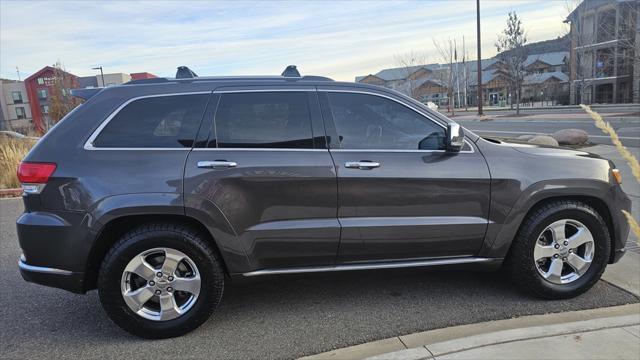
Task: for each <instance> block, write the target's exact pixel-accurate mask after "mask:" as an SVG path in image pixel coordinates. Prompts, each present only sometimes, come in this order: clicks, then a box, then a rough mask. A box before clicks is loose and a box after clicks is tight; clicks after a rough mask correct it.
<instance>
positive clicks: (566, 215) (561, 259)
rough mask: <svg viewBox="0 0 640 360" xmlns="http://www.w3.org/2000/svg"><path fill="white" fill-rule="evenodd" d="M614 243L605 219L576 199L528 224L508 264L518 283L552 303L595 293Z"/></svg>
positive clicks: (546, 209) (550, 207)
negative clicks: (591, 289)
mask: <svg viewBox="0 0 640 360" xmlns="http://www.w3.org/2000/svg"><path fill="white" fill-rule="evenodd" d="M610 248H611V239H610V237H609V231H608V229H607V225H606V223H605V222H604V220H603V219H602V217H601V216H600V214H599V213H598V212H597V211H596V210H595V209H593V208H592V207H590V206H589V205H587V204H585V203H582V202H579V201H572V200H562V201H553V202H550V203H547V204H545V205H544V206H542V207H540V208H538V209H537V210H535V211H534V212H533V213H532V214H530V215H529V216H528V218H526V219H525V220H524V223H523V225H522V226H521V228H520V230H519V231H518V235H517V236H516V239H514V243H513V244H512V246H511V250H510V252H509V255H508V257H507V259H506V267H507V270H508V271H509V273H510V275H511V277H512V279H513V280H514V282H515V283H516V284H517V285H518V286H519V287H520V288H522V289H524V290H526V291H528V292H529V293H532V294H534V295H536V296H538V297H542V298H546V299H564V298H570V297H574V296H577V295H579V294H582V293H584V292H585V291H587V290H589V289H590V288H591V287H592V286H593V285H594V284H595V283H596V282H597V281H598V280H599V279H600V276H601V275H602V273H603V272H604V269H605V267H606V265H607V262H608V259H609V253H610V251H611V250H610Z"/></svg>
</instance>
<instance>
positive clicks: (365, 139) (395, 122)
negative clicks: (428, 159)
mask: <svg viewBox="0 0 640 360" xmlns="http://www.w3.org/2000/svg"><path fill="white" fill-rule="evenodd" d="M328 95H329V101H330V103H331V111H332V113H333V119H334V122H335V126H336V130H337V132H338V139H339V141H340V147H341V148H342V149H382V150H444V149H445V142H444V140H445V130H444V128H442V127H441V126H440V125H438V124H436V123H434V122H433V121H431V120H429V119H427V118H425V117H424V116H422V115H420V114H418V113H417V112H415V111H413V110H411V109H410V108H408V107H406V106H404V105H401V104H399V103H397V102H395V101H393V100H389V99H386V98H383V97H380V96H375V95H367V94H353V93H338V92H335V93H332V92H330V93H329V94H328Z"/></svg>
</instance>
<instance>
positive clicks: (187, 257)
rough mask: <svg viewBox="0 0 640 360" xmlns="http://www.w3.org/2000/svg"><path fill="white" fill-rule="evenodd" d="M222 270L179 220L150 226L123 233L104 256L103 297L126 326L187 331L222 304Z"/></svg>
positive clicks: (152, 333) (140, 332) (155, 332)
mask: <svg viewBox="0 0 640 360" xmlns="http://www.w3.org/2000/svg"><path fill="white" fill-rule="evenodd" d="M223 288H224V273H223V270H222V266H221V263H220V261H219V260H218V258H217V256H216V253H215V251H214V249H213V248H212V247H211V245H210V244H209V243H208V242H207V241H205V240H204V239H203V236H201V235H200V234H199V233H198V232H196V231H193V230H192V229H190V228H188V227H184V226H182V225H177V224H148V225H144V226H142V227H139V228H137V229H135V230H133V231H131V232H129V233H127V234H125V235H124V236H123V237H122V238H121V239H120V240H119V241H118V242H117V243H116V244H115V245H114V246H113V248H112V249H111V250H110V251H109V253H108V254H107V256H106V257H105V259H104V261H103V263H102V267H101V269H100V275H99V278H98V292H99V295H100V301H101V302H102V305H103V307H104V309H105V311H106V312H107V314H108V315H109V317H110V318H111V319H112V320H113V321H114V322H115V323H116V324H117V325H118V326H120V327H121V328H123V329H124V330H126V331H128V332H130V333H132V334H134V335H137V336H140V337H144V338H154V339H158V338H168V337H174V336H180V335H183V334H185V333H187V332H189V331H191V330H193V329H195V328H197V327H198V326H200V325H201V324H202V323H203V322H204V321H206V320H207V319H208V318H209V316H210V315H211V314H212V313H213V311H214V310H215V308H216V307H217V305H218V304H219V302H220V300H221V297H222V293H223Z"/></svg>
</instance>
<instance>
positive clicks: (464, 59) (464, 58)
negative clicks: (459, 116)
mask: <svg viewBox="0 0 640 360" xmlns="http://www.w3.org/2000/svg"><path fill="white" fill-rule="evenodd" d="M462 73H463V75H462V77H463V79H464V110H465V111H467V110H469V109H468V106H467V105H468V104H467V87H468V86H469V83H468V81H467V48H466V46H465V43H464V35H462Z"/></svg>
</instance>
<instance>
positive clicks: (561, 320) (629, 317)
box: [303, 303, 640, 360]
mask: <svg viewBox="0 0 640 360" xmlns="http://www.w3.org/2000/svg"><path fill="white" fill-rule="evenodd" d="M560 358H562V359H581V360H588V359H631V360H637V359H639V358H640V304H637V303H636V304H630V305H622V306H614V307H609V308H601V309H591V310H582V311H572V312H565V313H557V314H546V315H532V316H524V317H520V318H515V319H508V320H498V321H490V322H486V323H479V324H470V325H462V326H455V327H450V328H445V329H437V330H431V331H425V332H422V333H415V334H410V335H405V336H399V337H395V338H391V339H385V340H380V341H375V342H372V343H367V344H362V345H356V346H352V347H348V348H343V349H338V350H334V351H330V352H326V353H322V354H318V355H312V356H309V357H306V358H303V359H305V360H312V359H313V360H328V359H340V360H347V359H368V360H418V359H420V360H422V359H438V360H440V359H560Z"/></svg>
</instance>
